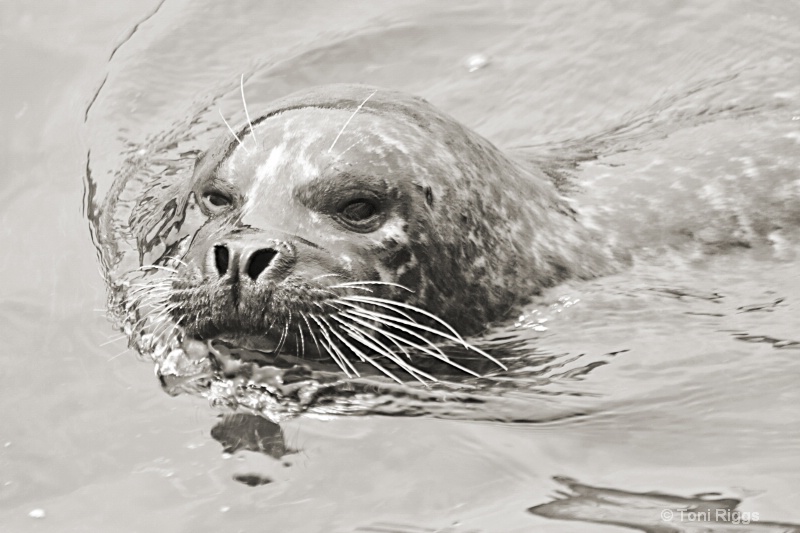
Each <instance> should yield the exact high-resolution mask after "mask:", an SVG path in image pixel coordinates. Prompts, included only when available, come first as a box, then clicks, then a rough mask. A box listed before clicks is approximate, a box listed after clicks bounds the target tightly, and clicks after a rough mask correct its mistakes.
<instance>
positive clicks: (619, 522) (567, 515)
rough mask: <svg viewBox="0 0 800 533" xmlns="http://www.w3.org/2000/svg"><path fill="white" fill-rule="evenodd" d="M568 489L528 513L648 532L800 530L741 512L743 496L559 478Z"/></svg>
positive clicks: (734, 532)
mask: <svg viewBox="0 0 800 533" xmlns="http://www.w3.org/2000/svg"><path fill="white" fill-rule="evenodd" d="M555 479H556V481H558V482H559V483H561V484H562V485H564V486H565V487H567V489H569V490H567V491H563V492H562V493H560V495H559V496H560V497H559V498H558V499H556V500H554V501H552V502H550V503H544V504H541V505H537V506H535V507H531V508H530V509H528V511H529V512H531V513H533V514H535V515H538V516H543V517H546V518H553V519H557V520H573V521H579V522H590V523H595V524H608V525H616V526H623V527H628V528H631V529H637V530H640V531H645V532H647V533H682V532H686V533H692V532H694V533H700V532H702V531H705V532H708V533H723V532H725V533H728V532H730V533H736V532H741V533H745V532H750V531H752V532H764V533H767V532H769V531H773V532H775V533H778V532H783V533H797V532H800V524H788V523H778V522H769V521H767V520H765V518H766V517H763V516H761V515H760V514H759V513H758V512H749V511H740V510H737V506H738V505H739V503H740V502H739V500H736V499H732V498H720V497H718V496H717V495H698V496H695V497H692V498H683V497H680V496H673V495H670V494H664V493H660V492H627V491H624V490H617V489H609V488H600V487H592V486H589V485H584V484H582V483H579V482H577V481H575V480H572V479H569V478H564V477H557V478H555Z"/></svg>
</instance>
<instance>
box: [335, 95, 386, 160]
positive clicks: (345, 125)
mask: <svg viewBox="0 0 800 533" xmlns="http://www.w3.org/2000/svg"><path fill="white" fill-rule="evenodd" d="M377 92H378V89H375V90H374V91H372V92H371V93H370V95H369V96H367V97H366V98H364V101H363V102H361V103H360V104H359V105H358V107H357V108H356V110H355V111H353V114H352V115H350V118H348V119H347V122H345V123H344V126H342V129H341V130H339V133H338V134H337V135H336V138H334V139H333V142H332V143H331V147H330V148H328V152H330V151H331V150H333V147H334V146H336V141H338V140H339V137H341V136H342V133H344V130H345V129H347V125H348V124H350V121H351V120H353V117H355V116H356V115H357V114H358V112H359V111H361V108H362V107H364V104H366V103H367V100H369V99H370V98H372V97H373V96H374V95H375V93H377Z"/></svg>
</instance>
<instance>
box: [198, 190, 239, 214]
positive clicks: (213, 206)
mask: <svg viewBox="0 0 800 533" xmlns="http://www.w3.org/2000/svg"><path fill="white" fill-rule="evenodd" d="M232 203H233V200H231V198H230V196H228V195H226V194H223V193H221V192H218V191H207V192H205V193H203V204H205V206H206V209H208V210H209V211H211V212H212V213H219V212H221V211H223V210H224V209H226V208H227V207H229V206H230V205H231V204H232Z"/></svg>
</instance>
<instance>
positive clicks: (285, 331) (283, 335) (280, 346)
mask: <svg viewBox="0 0 800 533" xmlns="http://www.w3.org/2000/svg"><path fill="white" fill-rule="evenodd" d="M288 335H289V322H286V323H285V324H284V325H283V331H281V339H280V340H279V341H278V346H277V347H276V348H275V355H279V354H280V353H281V350H282V349H283V345H284V343H285V342H286V337H287V336H288Z"/></svg>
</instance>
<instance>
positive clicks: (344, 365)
mask: <svg viewBox="0 0 800 533" xmlns="http://www.w3.org/2000/svg"><path fill="white" fill-rule="evenodd" d="M311 320H313V321H314V322H316V323H317V325H318V326H319V332H320V334H322V336H323V337H324V340H326V341H327V344H326V343H325V342H324V341H323V343H322V345H323V346H324V347H325V349H326V350H327V351H328V353H329V354H330V356H331V359H333V360H334V361H335V362H336V364H337V365H338V366H339V368H341V369H342V371H343V372H344V373H345V375H346V376H347V377H348V378H351V377H353V376H352V375H351V374H350V370H352V371H353V374H355V375H356V376H358V375H359V374H358V371H357V370H356V369H355V367H354V366H353V364H352V363H351V362H350V360H349V359H347V357H346V356H345V355H344V354H343V353H342V352H341V350H339V348H337V347H336V344H335V343H334V342H333V340H332V339H331V338H330V335H328V331H327V330H326V329H325V326H324V325H323V323H322V322H320V320H319V319H318V317H316V316H314V315H311ZM334 352H335V353H334ZM348 367H349V368H350V370H348Z"/></svg>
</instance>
